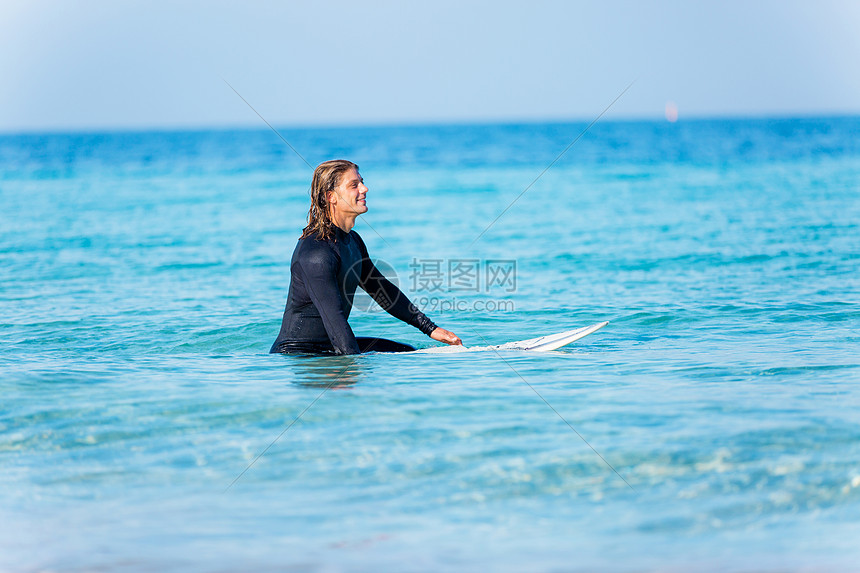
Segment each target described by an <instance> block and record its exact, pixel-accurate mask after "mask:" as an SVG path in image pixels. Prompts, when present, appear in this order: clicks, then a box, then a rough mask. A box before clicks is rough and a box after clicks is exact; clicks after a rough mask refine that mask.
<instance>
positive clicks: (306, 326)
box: [271, 159, 462, 354]
mask: <svg viewBox="0 0 860 573" xmlns="http://www.w3.org/2000/svg"><path fill="white" fill-rule="evenodd" d="M366 212H367V187H365V185H364V180H363V179H362V178H361V175H359V173H358V165H356V164H355V163H352V162H351V161H345V160H342V159H337V160H334V161H326V162H325V163H321V164H320V165H319V166H318V167H317V168H316V169H315V170H314V177H313V182H312V183H311V208H310V212H309V213H308V226H307V227H305V229H304V232H303V233H302V236H301V237H300V238H299V243H298V245H296V250H295V251H294V252H293V258H292V261H291V262H290V275H291V280H290V290H289V292H288V294H287V306H286V309H285V310H284V319H283V321H282V323H281V332H280V333H279V334H278V338H277V340H275V343H274V344H273V345H272V350H271V352H282V353H302V354H305V353H313V354H319V353H334V354H358V353H361V352H369V351H376V352H405V351H409V350H415V348H413V347H412V346H409V345H407V344H401V343H399V342H394V341H392V340H386V339H384V338H363V337H360V338H356V336H355V335H354V334H353V332H352V329H351V328H350V327H349V323H348V322H347V319H349V312H350V310H352V300H353V296H354V295H355V289H356V287H359V286H360V287H361V288H362V289H364V290H365V291H366V292H367V294H369V295H370V296H372V297H373V299H374V300H376V302H378V303H379V304H380V306H382V308H383V309H385V310H386V311H387V312H388V313H389V314H391V315H392V316H394V317H396V318H399V319H400V320H402V321H403V322H405V323H407V324H411V325H412V326H414V327H415V328H417V329H419V330H420V331H421V332H423V333H424V334H426V335H428V336H430V338H432V339H434V340H438V341H440V342H444V343H446V344H462V342H461V341H460V338H459V337H458V336H457V335H456V334H454V333H453V332H450V331H448V330H445V329H444V328H440V327H438V326H436V325H435V324H433V322H432V321H431V320H430V319H429V318H427V317H426V316H425V315H424V314H423V313H422V312H421V311H420V310H418V308H416V307H415V305H413V304H412V303H411V302H409V299H408V298H406V295H404V294H403V293H402V292H401V291H400V289H398V288H397V287H396V286H394V285H393V284H392V283H391V282H390V281H389V280H388V279H386V278H385V277H384V276H383V275H382V273H380V272H379V270H378V269H377V268H376V267H375V266H374V265H373V263H372V262H371V261H370V257H369V256H368V254H367V248H366V247H365V246H364V241H362V240H361V237H359V236H358V233H356V232H355V231H353V230H352V228H353V227H354V226H355V219H356V217H358V216H359V215H361V214H362V213H366Z"/></svg>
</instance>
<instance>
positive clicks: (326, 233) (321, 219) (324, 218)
mask: <svg viewBox="0 0 860 573" xmlns="http://www.w3.org/2000/svg"><path fill="white" fill-rule="evenodd" d="M350 169H355V170H356V171H358V165H356V164H355V163H353V162H352V161H347V160H346V159H333V160H331V161H324V162H323V163H320V164H319V165H317V168H316V169H314V178H313V180H312V181H311V208H310V211H308V226H307V227H305V229H304V231H302V236H301V237H299V238H301V239H304V238H306V237H311V236H315V237H318V238H320V239H324V240H330V239H333V238H334V223H333V222H332V220H331V205H330V204H329V201H328V197H329V194H330V193H332V192H333V191H334V190H335V187H337V186H338V185H340V182H341V180H342V179H343V175H344V173H346V172H347V171H349V170H350Z"/></svg>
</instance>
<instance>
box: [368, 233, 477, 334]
mask: <svg viewBox="0 0 860 573" xmlns="http://www.w3.org/2000/svg"><path fill="white" fill-rule="evenodd" d="M356 237H358V233H356ZM358 246H359V249H360V250H361V256H362V261H361V281H360V282H359V284H360V285H361V288H363V289H364V291H365V292H367V294H369V295H370V296H371V297H373V300H375V301H376V302H377V303H379V306H381V307H382V308H383V309H384V310H385V311H386V312H387V313H388V314H390V315H391V316H393V317H395V318H397V319H400V320H402V321H403V322H405V323H406V324H410V325H412V326H414V327H415V328H417V329H418V330H420V331H421V332H423V333H424V334H426V335H427V336H429V337H430V338H432V339H434V340H438V341H439V342H444V343H446V344H462V342H461V341H460V338H459V337H457V335H456V334H454V333H453V332H450V331H448V330H445V329H444V328H439V327H438V326H436V325H435V324H434V323H433V321H432V320H430V319H429V318H427V316H426V315H425V314H424V313H423V312H421V311H420V310H418V307H416V306H415V305H414V304H412V302H411V301H410V300H409V298H408V297H407V296H406V295H405V294H403V291H401V290H400V289H399V288H397V287H396V286H395V285H394V284H393V283H392V282H391V281H389V280H388V279H387V278H385V276H384V275H383V274H382V273H381V272H379V269H377V268H376V265H374V264H373V262H371V260H370V256H369V255H368V253H367V247H365V245H364V241H363V240H362V239H361V237H358Z"/></svg>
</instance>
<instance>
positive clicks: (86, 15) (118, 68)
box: [0, 0, 860, 133]
mask: <svg viewBox="0 0 860 573" xmlns="http://www.w3.org/2000/svg"><path fill="white" fill-rule="evenodd" d="M858 30H860V2H857V1H854V0H844V1H834V0H816V1H815V2H812V1H807V2H797V1H791V0H786V1H779V2H777V1H750V0H747V1H732V0H725V1H720V2H717V1H709V0H705V1H702V2H687V1H668V0H660V1H654V2H647V1H640V2H632V1H600V2H598V1H594V2H576V1H568V2H556V1H541V0H530V1H523V2H506V1H504V0H497V1H494V2H479V1H468V0H462V1H454V2H449V1H447V0H439V1H434V2H421V3H418V2H414V3H413V2H387V1H384V0H380V1H375V2H362V1H325V0H322V1H315V2H309V1H308V2H290V1H281V2H273V1H255V0H250V1H246V2H219V1H216V0H212V1H209V2H192V1H186V0H173V1H170V2H166V1H161V0H148V1H145V2H144V1H136V0H113V1H106V0H90V1H84V0H81V1H74V0H66V1H62V0H53V1H52V0H0V132H6V133H10V132H11V133H14V132H38V131H68V130H100V129H107V130H122V129H164V128H208V127H215V128H217V127H260V126H263V124H262V122H261V120H260V118H259V117H257V116H256V115H255V113H254V112H253V111H252V110H251V109H250V108H249V107H248V105H246V104H245V103H244V102H242V100H241V99H240V98H239V97H238V96H237V95H236V93H235V92H234V91H233V90H232V89H231V88H230V87H229V86H228V85H227V82H229V84H230V85H232V86H233V88H235V90H236V91H237V92H238V93H239V94H241V95H242V97H244V98H245V99H246V100H247V101H248V102H249V103H250V104H251V105H252V106H253V107H254V109H256V110H257V112H259V113H260V115H262V116H263V117H265V118H266V119H267V120H268V121H269V122H270V123H272V124H274V125H283V126H305V125H307V126H317V125H318V126H337V125H372V124H414V123H461V122H495V121H502V122H517V121H545V120H546V121H556V120H558V121H565V120H588V119H592V118H594V117H595V116H596V115H597V114H599V113H600V112H601V111H602V110H603V109H604V108H605V107H606V106H607V105H609V103H610V102H612V101H613V100H614V99H615V98H616V97H617V96H618V95H619V94H620V93H622V92H623V90H624V89H625V87H627V86H628V85H629V84H630V83H631V82H634V83H633V86H632V87H631V88H630V89H629V90H628V91H627V92H625V93H624V95H623V96H622V97H621V98H620V99H619V100H618V101H617V102H616V103H615V104H614V105H613V106H612V107H611V109H610V110H609V112H608V113H607V115H606V117H607V118H624V119H627V118H645V119H663V118H668V119H674V117H675V115H674V114H673V111H675V112H676V114H677V119H678V121H683V120H684V119H685V118H694V117H714V116H732V117H738V116H760V115H767V116H793V115H841V114H858V113H860V66H858V64H857V62H860V33H858Z"/></svg>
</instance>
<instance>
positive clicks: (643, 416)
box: [0, 117, 860, 572]
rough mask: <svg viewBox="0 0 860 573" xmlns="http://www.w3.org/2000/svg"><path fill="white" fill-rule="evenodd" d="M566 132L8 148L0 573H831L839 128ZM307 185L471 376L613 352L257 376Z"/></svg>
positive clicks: (844, 480)
mask: <svg viewBox="0 0 860 573" xmlns="http://www.w3.org/2000/svg"><path fill="white" fill-rule="evenodd" d="M586 126H587V122H579V123H576V122H573V123H530V124H503V125H502V124H499V125H489V124H482V125H447V126H422V125H416V126H383V127H351V128H325V129H323V128H320V129H310V128H301V129H295V128H288V127H284V128H279V131H280V133H281V135H282V136H283V138H284V139H286V140H287V141H288V142H289V143H290V145H292V147H293V148H295V150H296V151H297V153H294V152H293V150H291V149H290V147H288V146H287V145H286V144H285V143H284V141H282V140H281V138H279V137H278V136H277V135H276V134H275V133H273V132H272V131H271V130H269V129H267V128H266V127H265V126H264V125H263V126H261V128H260V129H256V130H254V129H249V130H209V131H207V130H201V131H147V132H111V133H97V132H93V133H56V134H17V135H16V134H7V135H0V205H2V209H0V349H2V352H0V396H2V400H0V476H2V477H0V480H2V487H0V570H2V571H15V572H17V571H28V572H29V571H129V572H138V571H183V572H188V571H191V572H204V571H219V572H228V571H252V570H253V571H320V572H330V571H349V572H352V571H356V572H370V571H385V570H392V571H407V572H411V571H416V572H417V571H476V570H492V571H537V572H561V571H656V570H659V571H692V570H695V571H751V570H756V571H806V570H816V571H820V570H857V567H858V566H857V563H860V544H858V543H857V539H860V519H858V516H860V414H858V406H860V358H858V356H860V352H858V350H860V137H858V134H860V118H858V117H820V118H738V119H719V120H717V119H714V120H705V119H701V120H689V121H684V120H682V121H679V122H677V123H668V122H665V121H661V122H656V121H600V122H598V123H597V124H595V125H594V126H593V127H591V129H589V130H588V131H587V132H586V133H584V135H582V133H583V130H585V128H586ZM580 135H582V137H581V138H580V139H579V140H578V141H576V143H575V144H574V145H573V146H572V147H570V149H569V150H568V151H567V152H566V153H564V154H563V155H562V156H559V155H560V154H562V152H563V151H564V150H565V148H566V147H567V146H568V145H569V144H570V143H571V142H573V141H574V140H576V138H577V137H578V136H580ZM299 154H301V157H300V156H299ZM332 158H346V159H350V160H352V161H355V162H356V163H358V164H359V165H360V167H361V174H362V175H363V177H364V179H365V182H366V184H367V186H368V187H369V189H370V191H369V193H368V207H369V212H368V213H367V214H366V215H364V216H362V217H360V218H359V220H358V223H357V226H356V230H357V231H358V232H359V233H360V234H361V236H362V237H363V239H364V241H365V242H366V243H367V246H368V249H369V251H370V253H371V256H372V257H373V258H374V259H375V260H376V262H377V265H378V266H379V267H380V268H381V269H384V270H385V272H386V274H387V275H388V276H389V278H391V279H392V280H394V281H396V282H397V283H398V284H399V285H400V287H401V289H402V290H403V291H404V293H405V294H406V295H407V296H408V297H409V298H410V299H411V300H412V301H413V302H416V303H417V304H418V305H419V306H420V307H421V308H422V309H423V310H424V311H425V312H426V314H428V316H430V318H431V319H433V320H434V321H435V322H436V323H437V324H439V325H440V326H443V327H445V328H447V329H449V330H452V331H453V332H455V333H456V334H458V335H459V336H460V337H461V338H462V339H463V340H464V342H465V343H466V344H467V345H474V346H481V345H486V344H499V343H503V342H508V341H512V340H519V339H524V338H532V337H535V336H539V335H542V334H550V333H554V332H559V331H563V330H568V329H572V328H577V327H581V326H586V325H588V324H592V323H595V322H600V321H604V320H608V321H610V324H609V325H608V326H607V327H606V328H604V329H603V330H600V331H599V332H597V333H595V334H592V335H591V336H589V337H586V338H584V339H582V340H581V341H579V342H577V343H575V344H573V345H571V346H568V347H565V348H563V349H561V350H558V351H554V352H550V353H547V354H537V353H525V352H513V351H507V352H501V353H493V352H482V353H470V354H461V355H432V354H415V355H410V354H402V355H385V354H368V355H362V356H358V357H300V356H283V355H270V354H268V351H269V347H270V346H271V344H272V342H273V341H274V339H275V336H276V334H277V332H278V328H279V326H280V320H281V315H282V313H283V308H284V302H285V300H286V293H287V287H288V285H289V278H290V273H289V260H290V256H291V254H292V251H293V248H294V247H295V244H296V240H297V238H298V236H299V234H300V232H301V229H302V227H303V226H304V222H305V218H306V216H307V209H308V206H309V199H308V190H309V186H310V176H311V173H312V169H311V168H310V167H309V166H308V165H307V164H306V162H307V163H309V164H310V165H316V164H317V163H319V162H321V161H324V160H326V159H332ZM556 160H557V161H556ZM554 161H555V163H553V162H554ZM548 167H549V168H548ZM547 168H548V169H547ZM350 323H351V325H352V327H353V330H354V331H355V332H356V334H357V335H359V336H383V337H386V338H392V339H395V340H400V341H403V342H407V343H409V344H412V345H414V346H417V347H427V346H432V345H435V344H437V343H435V342H434V341H432V340H430V339H429V338H427V337H425V336H424V335H423V334H421V333H420V332H419V331H418V330H416V329H414V328H412V327H409V326H407V325H405V324H403V323H400V322H398V321H397V320H396V319H394V318H393V317H391V316H389V315H387V314H385V313H384V312H382V311H381V310H380V309H379V308H378V307H376V306H375V305H374V303H371V302H370V301H369V300H368V299H367V298H366V297H365V298H361V297H359V298H358V299H357V303H356V308H355V309H354V311H353V315H352V317H351V320H350Z"/></svg>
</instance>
